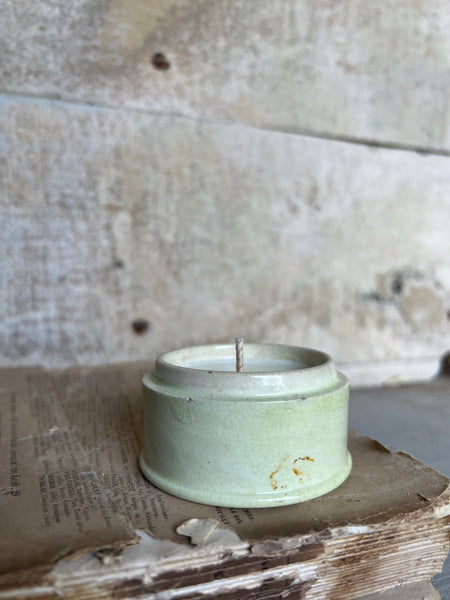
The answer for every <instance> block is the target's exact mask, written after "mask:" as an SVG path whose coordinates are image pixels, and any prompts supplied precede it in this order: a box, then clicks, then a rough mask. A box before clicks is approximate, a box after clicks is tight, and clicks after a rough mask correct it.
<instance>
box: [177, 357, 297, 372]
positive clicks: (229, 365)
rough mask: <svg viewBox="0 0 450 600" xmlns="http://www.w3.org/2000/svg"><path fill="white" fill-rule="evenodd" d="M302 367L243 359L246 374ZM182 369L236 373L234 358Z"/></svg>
mask: <svg viewBox="0 0 450 600" xmlns="http://www.w3.org/2000/svg"><path fill="white" fill-rule="evenodd" d="M305 366H306V365H303V364H301V363H299V362H297V361H293V360H283V359H276V358H245V354H244V369H243V371H242V372H244V373H245V372H247V373H257V372H260V373H261V372H263V373H270V372H277V371H294V370H296V369H304V368H305ZM183 367H188V368H189V369H203V370H205V371H236V360H235V358H210V359H208V360H204V361H200V360H199V361H195V362H183Z"/></svg>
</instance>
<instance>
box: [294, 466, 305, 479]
mask: <svg viewBox="0 0 450 600" xmlns="http://www.w3.org/2000/svg"><path fill="white" fill-rule="evenodd" d="M292 470H293V471H294V473H295V474H296V475H298V476H299V477H300V475H303V471H299V469H296V468H295V467H294V468H293V469H292Z"/></svg>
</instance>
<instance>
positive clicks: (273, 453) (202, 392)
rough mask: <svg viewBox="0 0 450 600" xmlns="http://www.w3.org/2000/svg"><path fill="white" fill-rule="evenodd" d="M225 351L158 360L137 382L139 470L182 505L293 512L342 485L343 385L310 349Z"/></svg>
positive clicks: (345, 458)
mask: <svg viewBox="0 0 450 600" xmlns="http://www.w3.org/2000/svg"><path fill="white" fill-rule="evenodd" d="M234 369H235V348H234V346H233V345H231V344H227V345H211V346H197V347H193V348H184V349H182V350H176V351H174V352H169V353H167V354H163V355H161V356H160V357H159V358H158V359H157V361H156V365H155V369H154V372H153V373H152V374H147V375H145V376H144V379H143V396H144V430H145V441H144V449H143V451H142V454H141V457H140V467H141V470H142V472H143V473H144V475H145V476H146V477H147V478H148V479H149V480H150V481H151V482H152V483H154V484H155V485H156V486H157V487H159V488H161V489H163V490H165V491H167V492H169V493H171V494H174V495H175V496H179V497H181V498H186V499H188V500H193V501H195V502H201V503H204V504H212V505H215V506H229V507H235V508H253V507H267V506H280V505H283V504H294V503H297V502H304V501H305V500H310V499H311V498H316V497H317V496H321V495H322V494H326V493H327V492H329V491H331V490H333V489H334V488H336V487H337V486H339V485H340V484H341V483H342V482H343V481H344V480H345V479H346V478H347V476H348V474H349V473H350V470H351V457H350V454H349V452H348V450H347V413H348V381H347V378H346V377H345V376H344V375H342V374H341V373H338V372H337V370H336V367H335V365H334V363H333V361H332V360H331V358H330V357H329V356H328V355H326V354H324V353H323V352H319V351H317V350H311V349H308V348H297V347H293V346H281V345H276V344H246V346H245V359H244V369H243V371H242V372H239V373H238V372H235V371H234Z"/></svg>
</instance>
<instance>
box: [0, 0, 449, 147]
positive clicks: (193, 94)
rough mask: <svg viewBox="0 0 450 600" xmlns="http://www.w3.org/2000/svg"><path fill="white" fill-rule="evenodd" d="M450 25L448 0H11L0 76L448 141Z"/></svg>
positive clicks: (13, 87)
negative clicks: (64, 0)
mask: <svg viewBox="0 0 450 600" xmlns="http://www.w3.org/2000/svg"><path fill="white" fill-rule="evenodd" d="M449 29H450V12H449V11H448V3H447V2H446V1H445V0H427V1H426V2H397V1H396V0H380V1H378V2H367V1H366V0H355V1H353V2H350V3H348V2H335V1H334V0H325V1H321V2H307V1H306V0H283V1H281V0H278V1H273V0H252V1H249V0H213V1H211V0H195V2H189V1H187V0H154V1H153V2H142V1H140V0H94V1H87V0H79V1H78V2H75V3H73V2H72V3H66V2H63V0H55V1H53V0H52V1H50V0H43V1H42V2H38V3H36V2H33V1H32V0H25V1H22V2H20V3H17V2H14V1H13V0H5V1H4V2H3V3H2V18H1V20H0V40H1V41H0V48H1V55H2V60H1V61H0V90H3V91H10V92H15V93H24V94H36V95H41V96H57V97H59V96H61V97H63V98H66V99H68V98H69V99H74V100H77V101H80V102H92V103H99V104H102V103H108V104H111V105H115V106H122V107H123V106H126V107H131V108H139V109H145V110H150V111H157V112H163V113H172V114H173V113H178V114H184V115H189V116H192V117H195V118H209V119H220V120H231V121H239V122H246V123H250V124H253V125H256V126H263V127H269V128H271V127H273V128H275V129H281V130H288V131H297V132H299V131H300V132H305V131H312V132H315V133H316V134H322V133H324V134H327V135H333V136H349V137H351V138H358V139H361V138H362V139H369V140H378V141H380V142H382V143H391V144H402V145H412V146H418V147H425V148H431V149H435V150H445V151H449V150H450V121H449V104H448V98H449V92H450V68H449V64H450V37H449V35H448V31H449ZM158 52H160V53H163V55H164V56H163V57H160V59H159V60H157V61H156V62H155V64H156V66H157V67H159V69H158V68H155V67H154V66H153V65H152V58H153V57H154V55H155V53H158ZM164 57H165V58H164ZM167 67H169V68H167Z"/></svg>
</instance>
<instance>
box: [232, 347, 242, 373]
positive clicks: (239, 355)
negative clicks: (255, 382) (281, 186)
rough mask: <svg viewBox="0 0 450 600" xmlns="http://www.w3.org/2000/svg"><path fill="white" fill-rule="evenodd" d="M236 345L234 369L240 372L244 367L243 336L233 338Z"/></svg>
mask: <svg viewBox="0 0 450 600" xmlns="http://www.w3.org/2000/svg"><path fill="white" fill-rule="evenodd" d="M234 343H235V346H236V371H237V372H238V373H240V372H241V371H242V369H243V368H244V338H235V339H234Z"/></svg>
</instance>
